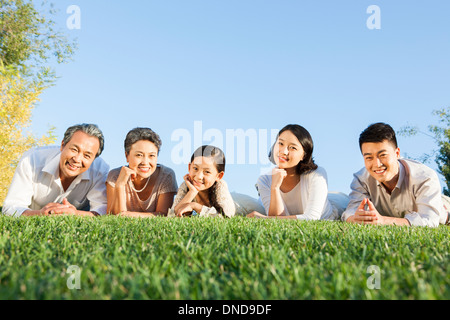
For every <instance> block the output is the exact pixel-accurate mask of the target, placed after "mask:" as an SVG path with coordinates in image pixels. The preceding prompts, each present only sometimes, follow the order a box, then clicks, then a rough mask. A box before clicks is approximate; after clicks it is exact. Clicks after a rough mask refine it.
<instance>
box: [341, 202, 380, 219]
mask: <svg viewBox="0 0 450 320" xmlns="http://www.w3.org/2000/svg"><path fill="white" fill-rule="evenodd" d="M366 205H367V210H366ZM347 221H348V222H354V223H360V224H386V223H385V217H384V216H382V215H381V214H379V213H378V211H377V209H376V208H375V206H374V205H373V203H372V201H370V200H369V199H364V200H363V201H361V203H360V205H359V207H358V209H356V212H355V215H353V216H350V217H349V218H348V219H347Z"/></svg>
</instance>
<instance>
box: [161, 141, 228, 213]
mask: <svg viewBox="0 0 450 320" xmlns="http://www.w3.org/2000/svg"><path fill="white" fill-rule="evenodd" d="M188 168H189V173H188V174H186V175H185V176H184V182H183V183H182V184H181V186H180V188H179V189H178V193H177V195H176V197H175V200H174V203H173V206H172V208H171V209H170V210H169V216H174V215H176V216H178V217H183V216H189V215H194V216H195V215H199V216H201V217H214V216H219V215H223V216H225V217H233V216H234V215H235V213H236V208H235V205H234V202H233V198H232V197H231V195H230V192H229V191H228V186H227V184H226V182H225V181H224V180H222V178H223V176H224V173H225V155H224V153H223V151H222V150H220V149H219V148H217V147H214V146H209V145H205V146H202V147H200V148H198V149H197V150H196V151H195V152H194V154H193V155H192V157H191V162H190V163H189V167H188Z"/></svg>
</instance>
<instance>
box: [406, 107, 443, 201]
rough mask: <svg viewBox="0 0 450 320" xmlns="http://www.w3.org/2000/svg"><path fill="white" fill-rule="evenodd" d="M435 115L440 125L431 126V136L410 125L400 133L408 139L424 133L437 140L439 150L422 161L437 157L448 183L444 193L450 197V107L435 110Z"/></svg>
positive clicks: (424, 157) (425, 156)
mask: <svg viewBox="0 0 450 320" xmlns="http://www.w3.org/2000/svg"><path fill="white" fill-rule="evenodd" d="M433 115H435V116H438V117H439V124H438V125H429V126H428V131H429V132H430V133H429V134H428V133H425V132H422V131H420V129H419V127H418V126H410V125H408V126H405V127H403V128H402V129H401V130H400V131H399V132H398V133H399V134H400V135H402V136H406V137H408V136H414V135H416V134H418V133H422V134H425V135H427V136H429V137H431V138H433V139H434V140H435V142H436V144H437V146H438V150H437V151H435V152H434V153H433V155H430V154H425V155H424V156H423V157H422V159H423V160H427V159H429V158H431V157H433V156H434V157H435V162H436V164H437V166H438V172H439V173H440V174H441V175H442V176H443V177H444V179H445V183H446V187H444V191H443V193H444V194H445V195H446V196H450V107H447V108H442V109H439V110H434V111H433Z"/></svg>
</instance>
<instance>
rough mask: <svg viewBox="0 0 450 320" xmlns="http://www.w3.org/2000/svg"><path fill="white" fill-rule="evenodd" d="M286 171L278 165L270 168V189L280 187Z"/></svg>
mask: <svg viewBox="0 0 450 320" xmlns="http://www.w3.org/2000/svg"><path fill="white" fill-rule="evenodd" d="M286 176H287V172H286V170H284V169H280V168H278V167H276V168H273V169H272V186H271V188H272V189H277V190H279V189H280V188H281V185H282V183H283V181H284V178H286Z"/></svg>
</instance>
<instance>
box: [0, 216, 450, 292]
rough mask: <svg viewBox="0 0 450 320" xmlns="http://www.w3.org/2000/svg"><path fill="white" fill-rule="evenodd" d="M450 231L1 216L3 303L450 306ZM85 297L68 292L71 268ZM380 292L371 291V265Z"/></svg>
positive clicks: (247, 221) (269, 222)
mask: <svg viewBox="0 0 450 320" xmlns="http://www.w3.org/2000/svg"><path fill="white" fill-rule="evenodd" d="M449 233H450V231H449V228H448V227H446V226H440V227H439V228H421V227H395V226H368V225H366V226H361V225H352V224H345V223H342V222H327V221H312V222H300V221H287V220H266V219H249V218H242V217H236V218H232V219H217V218H209V219H208V218H206V219H199V218H191V219H189V218H186V219H176V218H154V219H132V218H123V217H112V216H108V217H101V218H81V217H70V216H62V217H52V218H49V217H35V218H29V219H28V218H26V219H24V218H20V219H17V218H10V217H0V284H1V285H0V299H155V300H158V299H208V300H212V299H218V300H226V299H231V300H234V299H251V300H255V299H260V300H270V299H281V300H285V299H449V298H450V290H449V289H450V278H449V277H448V274H449V271H450V267H449V264H448V259H449V252H450V250H449V249H450V246H449V244H450V243H449V241H450V240H449V239H450V238H449V235H450V234H449ZM72 265H76V266H78V267H79V268H81V277H80V280H81V289H80V290H69V289H68V287H67V280H68V278H69V276H70V275H71V274H70V273H67V269H68V268H69V266H72ZM372 265H374V266H378V267H379V268H380V271H381V275H380V280H381V284H380V285H381V288H380V289H379V290H376V289H373V290H371V289H369V288H368V286H367V281H368V279H369V277H370V276H371V275H372V274H371V273H368V271H367V269H368V267H369V266H372Z"/></svg>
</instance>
